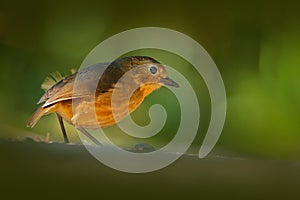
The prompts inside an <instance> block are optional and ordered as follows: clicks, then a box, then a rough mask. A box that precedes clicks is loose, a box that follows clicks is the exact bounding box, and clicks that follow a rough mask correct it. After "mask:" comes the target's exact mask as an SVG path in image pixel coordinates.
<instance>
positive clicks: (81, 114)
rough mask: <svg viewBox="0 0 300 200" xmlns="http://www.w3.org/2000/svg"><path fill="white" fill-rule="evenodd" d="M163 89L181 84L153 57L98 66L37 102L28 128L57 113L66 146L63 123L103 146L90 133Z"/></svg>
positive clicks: (71, 77)
mask: <svg viewBox="0 0 300 200" xmlns="http://www.w3.org/2000/svg"><path fill="white" fill-rule="evenodd" d="M162 86H172V87H176V88H178V87H179V84H178V83H176V82H175V81H173V80H172V79H171V78H169V76H168V73H167V71H166V69H165V67H164V66H163V65H162V64H161V63H160V62H158V61H157V60H155V59H154V58H152V57H148V56H128V57H121V58H118V59H116V60H114V61H113V62H111V63H97V64H94V65H91V66H88V67H86V68H83V69H80V70H79V71H77V72H75V73H73V74H71V75H69V76H66V77H64V78H63V79H62V80H60V81H58V82H57V83H55V84H54V85H53V86H52V87H50V89H48V90H47V91H46V92H45V94H44V95H43V96H42V97H41V98H40V100H39V101H38V103H37V104H39V107H38V108H37V110H36V111H35V112H34V113H33V115H32V116H31V118H30V119H29V121H28V123H27V127H31V128H33V127H34V126H35V125H36V123H37V122H38V121H39V120H40V118H41V117H42V116H44V115H48V114H51V113H56V115H57V118H58V121H59V124H60V128H61V131H62V134H63V138H64V142H65V143H69V142H70V141H69V138H68V136H67V133H66V130H65V127H64V121H66V122H67V123H69V124H71V125H73V126H74V127H75V128H76V129H77V130H79V131H80V132H81V133H83V134H84V135H86V136H87V137H89V138H90V139H91V140H92V141H93V142H94V143H95V144H98V145H101V143H99V142H98V141H97V140H96V139H95V138H93V137H92V136H91V135H90V134H89V133H88V131H87V129H97V128H99V127H101V128H106V127H109V126H112V125H114V124H116V123H118V122H120V121H121V120H122V119H123V118H125V117H126V116H128V115H129V114H130V113H132V112H133V111H135V110H136V109H137V108H138V107H139V106H140V105H141V103H142V102H143V100H144V99H145V97H147V96H148V95H149V94H151V93H152V92H153V91H155V90H157V89H159V88H161V87H162ZM113 95H115V96H116V97H115V99H116V100H115V101H116V103H115V104H113V103H112V99H113V97H114V96H113ZM116 116H117V117H116Z"/></svg>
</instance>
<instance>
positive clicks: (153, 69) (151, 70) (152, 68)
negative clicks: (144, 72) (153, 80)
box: [149, 66, 157, 74]
mask: <svg viewBox="0 0 300 200" xmlns="http://www.w3.org/2000/svg"><path fill="white" fill-rule="evenodd" d="M149 70H150V72H151V73H152V74H156V72H157V68H156V67H154V66H151V67H150V68H149Z"/></svg>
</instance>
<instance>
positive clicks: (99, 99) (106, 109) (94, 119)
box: [55, 85, 160, 128]
mask: <svg viewBox="0 0 300 200" xmlns="http://www.w3.org/2000/svg"><path fill="white" fill-rule="evenodd" d="M159 87H160V86H158V87H153V86H150V85H145V87H141V88H140V89H138V90H136V91H135V92H134V93H133V95H132V96H131V97H130V101H129V105H128V101H127V100H126V99H128V97H126V96H124V95H123V96H122V94H121V93H120V94H119V96H117V98H116V100H115V101H116V102H115V103H116V104H113V105H115V106H114V114H115V115H113V113H112V103H111V99H112V92H105V93H100V94H98V95H96V98H95V99H96V101H94V100H92V99H90V100H89V99H80V100H76V101H73V107H72V101H71V100H69V101H62V102H58V103H57V104H56V105H55V112H57V113H58V114H59V115H61V116H62V117H63V119H64V120H65V121H67V122H68V123H70V124H73V125H74V126H78V127H84V128H98V126H100V127H107V126H111V125H114V124H115V123H116V122H119V121H120V120H122V119H123V118H124V117H126V116H127V115H128V114H129V113H131V112H133V111H134V110H135V109H136V108H138V106H139V105H140V104H141V103H142V102H143V100H144V98H145V97H146V96H147V95H149V94H150V93H151V92H152V91H153V90H155V89H157V88H159ZM73 109H74V110H73ZM127 109H128V111H129V113H128V112H127Z"/></svg>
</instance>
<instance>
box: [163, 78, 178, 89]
mask: <svg viewBox="0 0 300 200" xmlns="http://www.w3.org/2000/svg"><path fill="white" fill-rule="evenodd" d="M159 82H160V83H162V84H163V85H168V86H172V87H176V88H179V85H178V83H176V82H175V81H173V80H172V79H170V78H169V77H166V78H161V79H160V81H159Z"/></svg>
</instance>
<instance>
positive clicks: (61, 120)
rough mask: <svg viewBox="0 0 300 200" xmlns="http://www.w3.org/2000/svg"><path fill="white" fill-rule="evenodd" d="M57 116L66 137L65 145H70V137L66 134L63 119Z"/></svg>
mask: <svg viewBox="0 0 300 200" xmlns="http://www.w3.org/2000/svg"><path fill="white" fill-rule="evenodd" d="M56 115H57V118H58V121H59V125H60V128H61V131H62V134H63V136H64V140H65V143H70V141H69V139H68V136H67V132H66V129H65V125H64V122H63V119H62V117H61V116H60V115H59V114H56Z"/></svg>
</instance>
